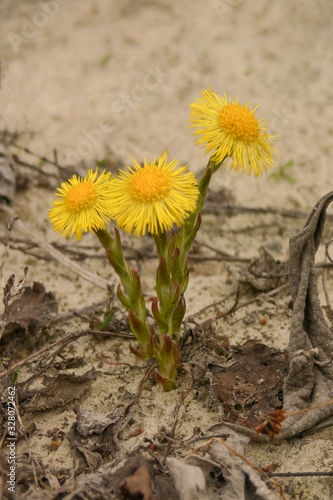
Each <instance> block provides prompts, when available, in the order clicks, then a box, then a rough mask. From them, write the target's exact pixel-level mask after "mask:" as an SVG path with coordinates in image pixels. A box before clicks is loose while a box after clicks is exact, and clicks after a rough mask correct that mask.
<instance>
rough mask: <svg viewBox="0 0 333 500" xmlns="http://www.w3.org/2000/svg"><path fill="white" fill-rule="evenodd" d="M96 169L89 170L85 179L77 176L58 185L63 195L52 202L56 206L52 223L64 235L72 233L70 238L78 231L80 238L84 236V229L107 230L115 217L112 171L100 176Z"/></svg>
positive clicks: (50, 213)
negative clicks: (113, 211)
mask: <svg viewBox="0 0 333 500" xmlns="http://www.w3.org/2000/svg"><path fill="white" fill-rule="evenodd" d="M97 175H98V168H96V170H95V172H93V170H89V171H88V173H87V175H86V176H85V177H84V178H83V179H82V178H81V177H77V176H76V175H73V177H72V178H71V179H69V180H68V181H67V182H63V183H62V184H61V188H58V191H59V193H56V195H57V196H59V197H60V199H59V200H56V201H54V202H53V203H52V205H53V206H54V208H52V209H51V210H49V217H50V222H51V223H52V224H53V226H54V230H55V231H57V232H61V233H62V234H61V236H66V235H67V234H68V233H69V238H71V237H72V236H73V234H75V236H76V239H77V240H80V239H82V231H85V232H87V231H93V230H97V229H104V228H105V224H106V223H108V222H109V221H110V219H111V216H110V214H111V211H112V205H113V202H112V184H113V182H114V179H112V174H111V173H110V172H107V173H104V171H103V172H102V174H101V175H100V176H99V177H98V178H97Z"/></svg>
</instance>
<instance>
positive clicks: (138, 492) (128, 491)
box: [119, 465, 155, 500]
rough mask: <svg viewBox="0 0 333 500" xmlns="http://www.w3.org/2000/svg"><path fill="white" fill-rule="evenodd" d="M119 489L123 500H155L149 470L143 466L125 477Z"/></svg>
mask: <svg viewBox="0 0 333 500" xmlns="http://www.w3.org/2000/svg"><path fill="white" fill-rule="evenodd" d="M119 488H120V491H121V494H122V496H123V498H124V499H125V498H126V499H128V500H130V499H133V500H135V499H137V498H141V499H142V500H154V498H155V497H154V494H153V491H152V487H151V478H150V474H149V470H148V469H147V467H145V465H141V466H140V467H139V468H138V469H137V470H136V471H135V472H134V474H132V476H128V477H126V478H125V479H124V481H123V482H122V483H121V484H120V487H119Z"/></svg>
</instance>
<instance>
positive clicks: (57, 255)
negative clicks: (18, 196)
mask: <svg viewBox="0 0 333 500" xmlns="http://www.w3.org/2000/svg"><path fill="white" fill-rule="evenodd" d="M0 210H2V211H3V212H5V213H6V214H7V215H8V216H9V217H11V218H12V219H13V221H15V224H16V227H17V228H18V229H19V230H20V231H22V232H23V233H24V234H25V235H26V236H28V238H29V240H31V241H33V242H34V243H36V244H37V245H38V246H39V247H41V248H43V249H44V250H46V251H47V252H48V253H49V254H50V255H51V256H52V257H53V258H54V259H55V260H57V261H58V262H60V264H62V265H63V266H65V267H67V268H68V269H70V270H71V271H73V272H74V273H76V274H78V275H79V276H81V278H83V279H85V280H87V281H89V282H90V283H92V284H93V285H96V286H98V287H99V288H103V289H105V288H109V287H110V285H111V283H110V282H109V281H108V280H105V279H104V278H101V277H100V276H97V274H93V273H90V272H89V271H87V270H86V269H84V268H83V267H81V266H79V264H77V263H76V262H74V261H73V260H71V259H69V258H68V257H66V256H65V255H63V254H62V253H61V252H59V251H58V250H56V249H55V248H54V247H53V246H52V245H50V244H49V243H47V242H46V241H45V240H44V239H43V238H41V237H40V236H38V235H37V234H35V233H34V232H33V231H32V230H31V229H30V228H28V226H27V225H26V224H24V223H23V222H22V221H21V220H20V219H19V217H18V216H17V215H16V214H15V212H14V211H13V210H12V209H11V208H9V207H6V206H4V205H0Z"/></svg>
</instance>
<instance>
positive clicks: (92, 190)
mask: <svg viewBox="0 0 333 500" xmlns="http://www.w3.org/2000/svg"><path fill="white" fill-rule="evenodd" d="M97 197H98V192H97V189H96V185H95V184H94V183H93V182H91V181H82V182H80V183H79V184H77V185H76V186H72V187H71V189H70V191H68V193H67V195H66V205H67V207H68V209H69V210H71V211H72V212H79V211H80V210H82V209H84V208H88V207H90V206H91V205H93V203H94V202H95V200H96V198H97Z"/></svg>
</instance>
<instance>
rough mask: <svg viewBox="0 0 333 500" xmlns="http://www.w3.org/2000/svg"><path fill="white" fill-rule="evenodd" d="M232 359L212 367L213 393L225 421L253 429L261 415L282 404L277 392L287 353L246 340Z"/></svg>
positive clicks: (284, 369)
mask: <svg viewBox="0 0 333 500" xmlns="http://www.w3.org/2000/svg"><path fill="white" fill-rule="evenodd" d="M232 359H233V361H234V363H233V364H232V365H231V366H229V367H227V368H222V369H221V368H218V367H214V368H213V370H212V373H213V376H214V379H215V392H216V394H217V396H218V398H219V400H220V401H221V402H222V403H223V408H224V412H225V419H226V420H228V421H230V422H237V423H238V424H241V425H244V426H246V427H249V428H251V429H253V428H254V427H255V426H256V425H257V423H258V421H259V420H260V419H262V417H263V416H264V415H266V414H267V413H269V412H271V411H274V410H276V409H278V408H279V407H281V406H282V405H281V401H280V400H279V397H278V393H279V392H280V391H281V390H282V386H283V381H284V378H285V376H286V373H287V369H288V359H287V353H286V352H281V351H278V350H276V349H274V348H271V347H268V346H266V345H264V344H259V343H257V342H256V341H255V340H249V341H248V342H246V343H245V344H243V345H242V346H240V347H238V348H237V350H236V351H235V352H233V353H232Z"/></svg>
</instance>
